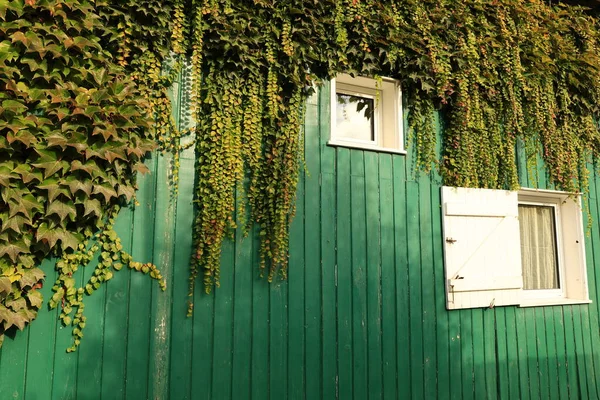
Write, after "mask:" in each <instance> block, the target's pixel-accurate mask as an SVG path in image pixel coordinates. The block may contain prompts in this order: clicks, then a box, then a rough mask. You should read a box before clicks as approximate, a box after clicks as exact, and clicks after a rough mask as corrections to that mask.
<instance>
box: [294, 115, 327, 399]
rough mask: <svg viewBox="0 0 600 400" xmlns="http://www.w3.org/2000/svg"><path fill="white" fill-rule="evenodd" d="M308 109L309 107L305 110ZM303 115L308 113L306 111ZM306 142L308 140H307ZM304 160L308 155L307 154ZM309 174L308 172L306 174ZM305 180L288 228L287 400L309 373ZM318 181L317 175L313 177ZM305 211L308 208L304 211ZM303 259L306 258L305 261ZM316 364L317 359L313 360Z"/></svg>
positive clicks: (297, 394)
mask: <svg viewBox="0 0 600 400" xmlns="http://www.w3.org/2000/svg"><path fill="white" fill-rule="evenodd" d="M308 107H309V109H310V108H311V106H308ZM307 112H309V111H308V110H307ZM307 139H308V137H307ZM307 156H308V154H307ZM309 172H310V170H309ZM310 173H311V177H310V178H307V177H305V176H304V175H303V176H302V178H301V179H300V182H298V191H297V192H298V202H297V204H296V216H295V217H294V220H293V221H292V224H291V226H290V268H289V272H288V294H289V299H288V301H289V307H288V320H289V336H288V339H289V340H288V341H287V352H288V359H287V362H288V366H287V368H288V376H287V377H286V379H288V380H289V390H290V392H289V394H290V397H291V398H304V396H305V385H306V382H305V374H306V378H307V379H308V376H309V375H310V374H312V372H311V371H310V370H306V372H305V367H306V363H307V362H308V359H306V358H305V357H304V356H305V350H306V346H307V345H308V343H307V342H305V336H304V330H305V327H306V324H307V322H305V319H304V318H305V302H306V301H307V298H308V297H310V296H314V293H310V294H309V292H308V291H307V292H305V290H304V286H305V282H304V279H305V276H306V278H308V275H309V274H308V273H306V272H305V271H306V269H307V268H308V257H307V253H308V252H310V251H312V252H314V251H316V249H308V243H305V238H306V239H307V241H308V237H309V236H310V235H312V236H314V237H317V238H318V231H317V232H315V227H312V232H310V230H311V227H309V226H308V224H307V223H305V222H304V220H305V206H304V203H305V202H307V198H306V195H305V182H306V179H311V178H312V172H310ZM317 179H318V175H317ZM306 210H308V207H306ZM305 257H306V258H305ZM317 360H319V358H317Z"/></svg>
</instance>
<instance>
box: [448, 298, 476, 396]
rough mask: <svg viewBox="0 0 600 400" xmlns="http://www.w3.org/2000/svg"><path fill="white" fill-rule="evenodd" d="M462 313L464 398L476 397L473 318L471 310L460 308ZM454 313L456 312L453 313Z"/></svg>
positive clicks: (461, 337)
mask: <svg viewBox="0 0 600 400" xmlns="http://www.w3.org/2000/svg"><path fill="white" fill-rule="evenodd" d="M458 313H459V314H460V343H461V352H460V354H461V359H460V360H461V369H462V379H461V380H462V385H461V386H462V395H463V399H465V400H466V399H475V386H474V379H475V378H474V377H475V370H474V369H475V366H474V359H473V353H474V343H473V335H474V334H475V333H474V329H473V318H472V311H471V310H459V311H458ZM452 314H454V313H452Z"/></svg>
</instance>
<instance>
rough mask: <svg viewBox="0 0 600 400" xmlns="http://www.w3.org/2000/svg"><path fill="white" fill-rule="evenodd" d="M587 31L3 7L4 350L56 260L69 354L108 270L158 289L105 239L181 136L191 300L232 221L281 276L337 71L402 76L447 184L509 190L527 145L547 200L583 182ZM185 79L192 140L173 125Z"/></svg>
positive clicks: (226, 6)
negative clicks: (255, 239)
mask: <svg viewBox="0 0 600 400" xmlns="http://www.w3.org/2000/svg"><path fill="white" fill-rule="evenodd" d="M598 22H599V21H598V19H597V17H596V16H595V14H594V12H589V11H588V10H584V9H582V8H579V7H576V6H570V5H569V6H567V5H562V4H549V3H547V2H545V1H542V0H531V1H526V2H525V1H518V0H496V1H493V2H484V1H480V0H465V1H456V0H442V1H434V0H404V1H399V0H391V1H386V2H381V1H375V0H324V1H318V2H305V1H301V0H289V1H285V2H278V1H272V0H253V1H239V0H166V1H159V0H144V1H133V0H118V1H111V2H108V1H102V0H97V1H95V2H88V1H87V0H70V1H61V0H0V89H1V91H0V133H1V135H0V343H1V342H2V338H3V334H4V332H5V331H6V330H7V329H11V328H12V327H16V328H19V329H22V328H23V327H24V326H25V324H26V323H28V322H29V321H31V320H32V319H33V318H35V314H36V312H37V310H38V309H39V308H40V306H41V304H42V299H41V295H40V294H39V288H40V286H41V285H42V278H43V272H42V271H41V270H40V269H39V268H38V267H37V266H38V265H39V264H40V262H41V260H42V259H44V258H45V257H47V256H50V255H52V256H56V257H58V259H59V261H58V263H57V270H58V272H59V277H58V280H57V281H56V283H55V285H54V290H55V294H54V296H53V297H52V299H51V300H50V305H51V306H55V307H62V312H61V320H62V322H63V323H64V324H65V325H69V324H71V325H73V326H74V329H73V334H74V347H73V348H71V350H73V349H74V348H76V346H77V345H78V343H79V340H80V338H81V335H82V329H83V327H84V326H85V316H84V315H83V310H84V305H83V299H84V296H85V295H86V294H91V293H93V292H94V291H95V290H96V289H97V288H98V287H99V285H100V283H102V282H106V281H108V280H110V279H111V277H112V274H113V272H114V271H115V270H118V269H120V268H121V267H122V266H124V265H127V266H129V267H131V268H132V269H136V270H141V271H142V272H147V273H149V274H150V275H152V276H153V277H154V278H155V279H157V280H159V281H160V282H161V285H164V282H163V281H162V277H161V275H160V272H158V270H156V269H155V267H154V266H152V265H151V264H140V263H136V262H134V261H132V260H131V257H130V256H129V255H127V254H126V253H124V252H123V249H122V247H121V245H120V242H119V240H118V237H116V234H115V233H114V231H113V230H112V228H111V226H112V224H113V222H114V218H115V215H116V214H115V213H116V212H117V211H116V210H118V207H120V206H123V205H124V204H126V203H127V202H129V201H131V200H132V199H133V197H134V192H135V187H136V186H135V179H136V174H137V173H138V172H144V171H146V170H147V169H146V167H145V166H144V164H143V159H144V156H145V155H146V154H147V153H148V152H149V151H151V150H154V149H159V150H161V151H165V152H170V153H172V155H173V157H172V160H173V161H172V168H171V169H172V171H171V173H172V182H173V194H174V195H176V194H177V173H178V169H179V158H178V157H179V153H180V151H181V150H182V149H183V148H184V146H183V145H182V139H183V138H184V137H185V136H187V135H189V136H190V138H191V137H193V138H194V139H193V140H191V139H186V142H187V143H188V144H187V145H186V146H189V145H190V143H191V145H192V146H194V147H195V153H196V187H195V199H194V200H195V204H196V215H195V219H194V222H193V236H194V240H193V243H194V250H193V254H192V257H191V273H190V281H189V289H190V296H191V300H193V295H194V292H195V284H196V282H197V280H198V277H199V276H202V283H203V285H204V289H205V291H206V292H210V291H211V290H212V288H213V287H214V286H217V287H218V285H219V281H220V254H221V245H222V243H223V240H225V238H226V237H227V235H228V234H229V233H231V232H232V231H233V230H234V229H237V228H238V227H237V226H236V223H235V221H236V219H234V214H236V215H237V220H238V221H241V222H242V225H243V226H241V227H239V228H240V229H244V230H245V231H246V232H248V231H249V229H250V228H251V227H252V226H253V225H254V224H256V225H257V227H258V229H259V231H260V241H261V242H260V243H261V244H260V271H261V272H262V273H263V275H265V276H266V278H267V280H269V281H271V280H272V279H275V277H276V275H278V274H279V275H280V276H282V277H284V278H285V277H286V274H287V272H286V271H287V267H288V246H289V241H288V232H289V224H290V221H291V219H292V218H293V215H294V210H295V193H296V185H297V182H298V177H299V170H300V168H301V167H302V165H303V161H302V160H303V154H302V152H303V137H302V129H301V123H302V121H303V104H304V101H305V100H306V98H307V96H308V95H310V94H311V93H312V92H313V91H314V89H313V88H314V87H315V86H316V85H318V84H320V83H323V82H325V81H326V80H328V79H329V78H331V77H332V76H335V74H336V73H339V72H349V73H353V74H360V75H368V76H389V77H392V78H396V79H398V80H399V81H400V82H401V86H402V90H403V93H404V96H403V97H404V98H405V99H406V100H405V102H406V108H407V110H408V124H409V128H410V144H411V146H412V148H413V151H414V152H415V164H416V165H415V167H416V168H418V169H420V170H423V171H425V172H428V171H430V170H431V169H432V168H439V170H440V173H441V176H442V177H443V180H444V182H445V184H447V185H456V186H471V187H487V188H516V187H518V186H519V181H518V176H519V174H518V172H519V171H518V170H517V155H516V154H517V149H519V148H522V149H523V150H524V152H525V154H526V157H527V159H528V160H529V165H533V164H534V163H535V161H536V159H537V158H541V159H542V160H543V161H544V162H545V165H546V167H547V168H546V171H547V174H548V178H549V182H550V183H551V184H553V185H555V186H556V187H557V188H560V189H563V190H566V191H578V190H581V189H585V186H586V185H587V179H588V171H587V168H586V166H587V162H588V161H590V160H591V159H592V158H591V157H592V156H593V157H597V156H598V155H600V154H599V153H600V135H599V131H598V127H597V124H596V121H597V119H598V117H599V115H598V114H599V111H598V108H597V104H599V100H600V54H599V52H598V42H599V40H600V29H599V26H598ZM178 80H179V81H180V83H181V84H183V85H185V86H186V87H189V93H188V94H187V96H189V100H190V101H189V102H190V104H191V107H190V110H189V113H190V115H191V116H192V118H193V120H194V124H192V126H191V127H187V128H186V129H180V127H179V126H177V124H176V123H175V120H174V119H173V117H172V105H171V101H170V98H169V92H168V89H169V87H171V86H172V84H173V83H174V82H176V81H178ZM438 117H439V118H441V119H442V121H443V125H444V130H443V131H441V132H439V131H438V129H437V128H436V122H435V121H436V120H437V119H438ZM440 141H441V143H439V142H440ZM439 144H441V149H442V151H441V154H438V153H437V152H436V148H437V146H438V145H439ZM98 253H99V255H100V259H99V264H98V266H97V267H96V268H95V270H94V275H93V278H92V279H90V281H89V282H87V283H86V284H85V285H84V286H83V287H76V285H75V281H74V279H73V274H74V273H75V272H76V271H77V270H78V268H79V267H81V266H83V265H86V264H88V263H90V262H92V261H93V259H94V258H95V257H96V254H98ZM192 304H193V302H192V301H190V307H189V310H188V311H189V313H191V312H192Z"/></svg>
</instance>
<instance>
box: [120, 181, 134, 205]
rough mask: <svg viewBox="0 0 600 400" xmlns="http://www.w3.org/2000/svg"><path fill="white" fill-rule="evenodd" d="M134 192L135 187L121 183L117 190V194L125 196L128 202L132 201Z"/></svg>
mask: <svg viewBox="0 0 600 400" xmlns="http://www.w3.org/2000/svg"><path fill="white" fill-rule="evenodd" d="M134 193H135V189H134V188H133V187H131V186H128V185H119V190H118V191H117V194H118V195H119V196H125V198H126V199H127V201H128V202H129V201H131V198H132V197H133V194H134Z"/></svg>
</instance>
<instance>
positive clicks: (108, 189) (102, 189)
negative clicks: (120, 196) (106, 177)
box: [92, 183, 117, 203]
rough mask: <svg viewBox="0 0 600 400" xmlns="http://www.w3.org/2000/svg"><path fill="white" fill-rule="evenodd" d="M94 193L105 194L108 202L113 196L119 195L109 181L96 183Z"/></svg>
mask: <svg viewBox="0 0 600 400" xmlns="http://www.w3.org/2000/svg"><path fill="white" fill-rule="evenodd" d="M92 193H94V194H101V195H103V196H104V200H105V201H106V203H108V202H109V201H110V199H111V198H113V197H117V192H115V189H114V188H113V187H112V186H111V185H109V184H108V183H103V184H101V185H94V190H93V192H92Z"/></svg>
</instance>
